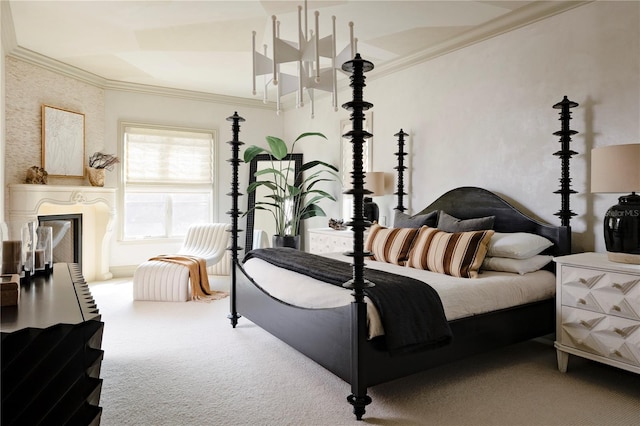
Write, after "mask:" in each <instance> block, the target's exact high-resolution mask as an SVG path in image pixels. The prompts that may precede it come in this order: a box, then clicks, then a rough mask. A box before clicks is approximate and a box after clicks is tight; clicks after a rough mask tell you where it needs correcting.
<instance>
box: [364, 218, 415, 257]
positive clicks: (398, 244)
mask: <svg viewBox="0 0 640 426" xmlns="http://www.w3.org/2000/svg"><path fill="white" fill-rule="evenodd" d="M417 233H418V229H417V228H385V227H384V226H380V225H378V224H377V223H374V224H373V225H371V228H369V235H368V236H367V241H366V242H365V243H364V250H365V251H368V252H371V253H372V254H373V256H372V259H373V260H377V261H379V262H386V263H393V264H394V265H401V266H404V264H405V262H406V261H407V255H408V254H409V249H410V248H411V243H412V242H413V239H414V238H415V236H416V234H417Z"/></svg>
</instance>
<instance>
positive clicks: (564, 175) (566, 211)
mask: <svg viewBox="0 0 640 426" xmlns="http://www.w3.org/2000/svg"><path fill="white" fill-rule="evenodd" d="M577 106H578V103H576V102H573V101H570V100H569V99H568V98H567V97H566V96H565V97H564V99H562V101H560V102H558V103H557V104H555V105H554V106H553V108H554V109H559V110H560V121H561V122H562V128H561V129H560V130H559V131H557V132H554V133H553V134H554V135H556V136H560V144H561V145H560V151H558V152H555V153H554V154H553V155H557V156H559V157H560V159H561V160H562V164H561V167H562V172H561V177H560V189H559V190H557V191H554V194H560V196H561V197H562V198H561V203H560V210H559V211H558V212H557V213H555V215H556V216H558V217H560V224H561V225H562V226H567V227H568V226H570V222H571V218H572V217H573V216H575V215H576V213H574V212H572V211H571V208H570V206H569V196H570V195H571V194H576V193H577V191H574V190H573V189H571V177H570V174H569V160H570V159H571V157H572V156H573V155H575V154H577V152H575V151H572V150H571V149H570V148H569V143H570V142H571V136H572V135H575V134H576V133H578V132H577V131H575V130H571V129H570V128H569V121H570V120H571V111H569V109H571V108H575V107H577Z"/></svg>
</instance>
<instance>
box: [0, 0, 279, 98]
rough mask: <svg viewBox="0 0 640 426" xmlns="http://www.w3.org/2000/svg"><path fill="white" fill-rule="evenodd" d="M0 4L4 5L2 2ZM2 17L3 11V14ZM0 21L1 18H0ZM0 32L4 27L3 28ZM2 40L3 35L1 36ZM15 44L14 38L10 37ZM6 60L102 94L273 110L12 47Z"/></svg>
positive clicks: (223, 96) (222, 96) (224, 96)
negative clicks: (126, 78)
mask: <svg viewBox="0 0 640 426" xmlns="http://www.w3.org/2000/svg"><path fill="white" fill-rule="evenodd" d="M2 3H3V4H4V3H6V2H2ZM3 17H4V11H3ZM3 20H4V18H3ZM3 31H4V25H3ZM3 37H4V34H3ZM14 40H15V36H14ZM7 51H8V53H7V56H9V57H12V58H15V59H19V60H21V61H24V62H27V63H30V64H32V65H35V66H38V67H41V68H44V69H46V70H49V71H52V72H55V73H57V74H61V75H64V76H66V77H70V78H73V79H76V80H79V81H82V82H84V83H87V84H91V85H93V86H96V87H98V88H100V89H104V90H117V91H121V92H131V93H141V94H147V95H159V96H166V97H173V98H181V99H190V100H196V101H205V102H213V103H220V104H229V105H234V106H246V107H251V108H259V109H268V110H275V109H276V106H275V103H274V102H268V103H266V104H265V103H264V102H263V101H262V100H255V99H248V98H241V97H236V96H226V95H218V94H213V93H206V92H199V91H194V90H184V89H175V88H171V87H163V86H153V85H148V84H139V83H127V82H123V81H116V80H109V79H106V78H104V77H100V76H99V75H96V74H93V73H90V72H88V71H84V70H82V69H80V68H77V67H74V66H71V65H68V64H65V63H63V62H60V61H57V60H55V59H52V58H49V57H48V56H44V55H41V54H39V53H36V52H34V51H32V50H29V49H25V48H23V47H20V46H16V45H14V47H13V48H12V49H11V50H7Z"/></svg>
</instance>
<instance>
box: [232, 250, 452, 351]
mask: <svg viewBox="0 0 640 426" xmlns="http://www.w3.org/2000/svg"><path fill="white" fill-rule="evenodd" d="M251 258H258V259H262V260H264V261H266V262H269V263H271V264H273V265H276V266H279V267H281V268H284V269H288V270H291V271H295V272H298V273H300V274H304V275H307V276H310V277H312V278H315V279H317V280H320V281H324V282H327V283H330V284H333V285H337V286H342V285H343V284H344V283H346V282H347V281H349V280H350V279H351V278H352V275H353V273H352V266H351V265H350V264H349V263H346V262H341V261H339V260H335V259H330V258H327V257H324V256H318V255H315V254H310V253H305V252H302V251H300V250H295V249H290V248H267V249H256V250H252V251H250V252H249V253H247V255H246V256H245V258H244V261H245V262H246V261H247V260H249V259H251ZM365 278H366V279H367V280H369V281H371V282H373V283H374V284H375V286H374V287H371V288H367V289H365V290H364V291H365V293H366V295H367V296H369V298H370V299H371V300H372V301H373V303H374V304H375V305H376V308H377V309H378V312H379V313H380V318H381V320H382V325H383V327H384V331H385V339H386V343H387V349H388V350H389V352H390V353H391V354H397V353H406V352H412V351H416V350H421V349H426V348H434V347H440V346H443V345H446V344H448V343H450V342H451V339H452V333H451V329H450V328H449V323H448V322H447V319H446V317H445V315H444V309H443V307H442V302H441V301H440V296H439V295H438V293H437V292H436V291H435V290H434V289H433V288H432V287H431V286H429V285H428V284H425V283H424V282H422V281H419V280H415V279H413V278H409V277H405V276H401V275H396V274H391V273H389V272H384V271H377V270H375V269H369V268H365Z"/></svg>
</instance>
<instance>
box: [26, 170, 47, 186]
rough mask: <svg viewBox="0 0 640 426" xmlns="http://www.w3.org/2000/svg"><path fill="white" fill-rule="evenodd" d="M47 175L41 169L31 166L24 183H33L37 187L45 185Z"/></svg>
mask: <svg viewBox="0 0 640 426" xmlns="http://www.w3.org/2000/svg"><path fill="white" fill-rule="evenodd" d="M48 178H49V173H47V171H46V170H45V169H43V168H42V167H38V166H33V167H29V168H28V169H27V179H26V180H25V183H33V184H38V185H46V184H47V180H48Z"/></svg>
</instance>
